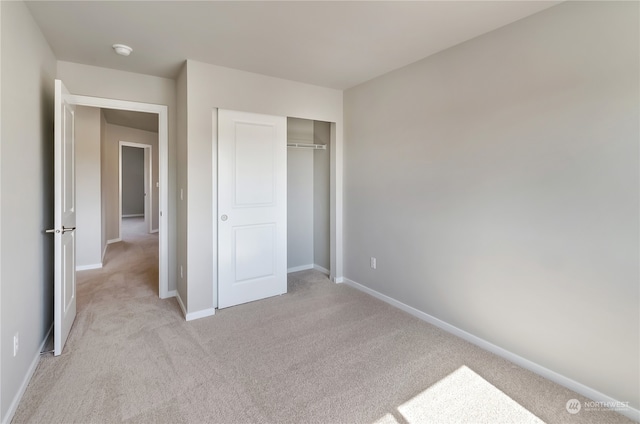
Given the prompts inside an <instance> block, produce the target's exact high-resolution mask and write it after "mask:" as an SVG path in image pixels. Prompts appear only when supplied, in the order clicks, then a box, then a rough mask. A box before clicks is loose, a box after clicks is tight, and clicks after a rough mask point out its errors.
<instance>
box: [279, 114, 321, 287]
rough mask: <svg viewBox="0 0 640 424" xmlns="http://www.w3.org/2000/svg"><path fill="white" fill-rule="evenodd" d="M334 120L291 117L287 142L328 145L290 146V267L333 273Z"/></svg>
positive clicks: (288, 217) (288, 221)
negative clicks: (331, 172)
mask: <svg viewBox="0 0 640 424" xmlns="http://www.w3.org/2000/svg"><path fill="white" fill-rule="evenodd" d="M330 137H331V124H330V123H329V122H320V121H312V120H308V119H300V118H287V143H289V144H293V143H301V144H321V145H325V146H326V148H325V149H313V148H296V147H289V148H288V149H287V268H288V271H289V272H295V271H301V270H304V269H312V268H315V269H318V270H320V271H322V272H325V273H327V274H328V273H329V267H330V265H329V169H330V167H329V165H330V163H329V160H330V154H329V153H330V152H329V147H330V143H329V141H330Z"/></svg>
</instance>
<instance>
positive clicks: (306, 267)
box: [287, 264, 329, 275]
mask: <svg viewBox="0 0 640 424" xmlns="http://www.w3.org/2000/svg"><path fill="white" fill-rule="evenodd" d="M309 269H315V270H317V271H320V272H321V273H323V274H326V275H329V270H328V269H326V268H323V267H321V266H320V265H316V264H307V265H300V266H294V267H291V268H287V274H290V273H292V272H298V271H306V270H309Z"/></svg>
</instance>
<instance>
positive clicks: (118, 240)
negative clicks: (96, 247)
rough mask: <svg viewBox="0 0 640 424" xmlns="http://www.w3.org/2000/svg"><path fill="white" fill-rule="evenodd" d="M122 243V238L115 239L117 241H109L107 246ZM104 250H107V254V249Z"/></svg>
mask: <svg viewBox="0 0 640 424" xmlns="http://www.w3.org/2000/svg"><path fill="white" fill-rule="evenodd" d="M121 241H122V239H121V238H120V237H118V238H115V239H111V240H107V246H108V245H110V244H113V243H119V242H121ZM104 250H105V252H106V251H107V249H106V248H105V249H104Z"/></svg>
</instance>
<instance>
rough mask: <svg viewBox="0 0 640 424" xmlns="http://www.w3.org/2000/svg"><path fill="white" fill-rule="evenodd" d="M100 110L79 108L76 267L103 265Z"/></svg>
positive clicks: (77, 120)
mask: <svg viewBox="0 0 640 424" xmlns="http://www.w3.org/2000/svg"><path fill="white" fill-rule="evenodd" d="M101 132H102V128H101V122H100V109H97V108H92V107H83V106H76V119H75V140H76V208H77V209H76V210H77V212H76V228H77V230H76V267H78V268H82V267H100V266H101V265H102V249H103V247H102V232H101V227H102V223H101V221H102V200H101V197H102V196H101V193H100V187H101V175H100V173H101V167H100V134H101Z"/></svg>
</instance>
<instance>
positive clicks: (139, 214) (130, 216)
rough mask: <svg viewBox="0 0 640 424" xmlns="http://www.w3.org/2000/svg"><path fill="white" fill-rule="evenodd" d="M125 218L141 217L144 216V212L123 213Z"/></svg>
mask: <svg viewBox="0 0 640 424" xmlns="http://www.w3.org/2000/svg"><path fill="white" fill-rule="evenodd" d="M122 217H123V218H140V217H143V218H144V214H143V213H132V214H129V215H122Z"/></svg>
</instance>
